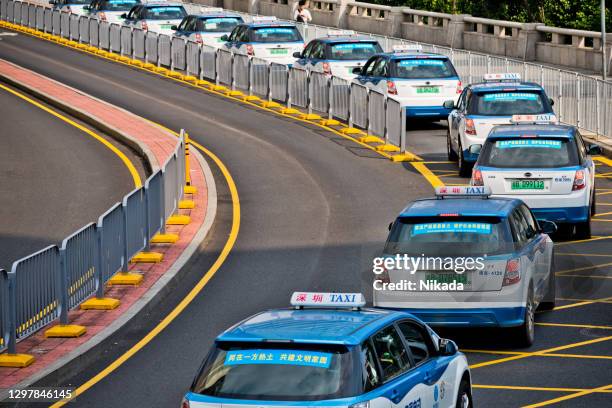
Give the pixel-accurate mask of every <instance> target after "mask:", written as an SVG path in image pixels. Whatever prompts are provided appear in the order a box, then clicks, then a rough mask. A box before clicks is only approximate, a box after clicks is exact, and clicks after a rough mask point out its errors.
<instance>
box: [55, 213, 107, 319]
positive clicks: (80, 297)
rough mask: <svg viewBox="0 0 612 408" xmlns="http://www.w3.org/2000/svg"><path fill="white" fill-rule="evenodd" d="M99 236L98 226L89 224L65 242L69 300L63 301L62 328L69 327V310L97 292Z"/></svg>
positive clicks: (65, 282)
mask: <svg viewBox="0 0 612 408" xmlns="http://www.w3.org/2000/svg"><path fill="white" fill-rule="evenodd" d="M97 233H98V232H97V231H96V224H94V223H90V224H88V225H86V226H85V227H83V228H81V229H80V230H78V231H77V232H75V233H74V234H72V235H70V236H69V237H68V238H66V239H64V241H63V242H62V246H61V248H60V255H61V260H62V272H61V274H62V280H63V282H62V283H63V285H65V286H66V287H67V288H68V290H67V291H64V293H65V294H66V295H67V296H66V299H62V308H61V311H62V316H61V320H62V323H63V324H68V310H71V309H74V308H75V307H77V306H78V305H80V304H81V303H83V302H84V301H85V299H87V298H88V297H89V296H91V295H92V294H93V293H95V291H96V279H95V271H96V263H97V257H98V245H97Z"/></svg>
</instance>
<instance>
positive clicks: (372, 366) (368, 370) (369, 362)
mask: <svg viewBox="0 0 612 408" xmlns="http://www.w3.org/2000/svg"><path fill="white" fill-rule="evenodd" d="M361 367H362V372H361V374H362V375H361V378H362V384H363V385H362V386H363V392H368V391H371V390H373V389H374V388H376V387H378V386H379V385H380V384H381V381H382V378H381V377H382V376H381V375H380V371H379V369H378V364H377V363H376V353H375V352H374V349H373V348H372V343H370V341H369V340H368V341H366V342H365V343H363V344H362V345H361Z"/></svg>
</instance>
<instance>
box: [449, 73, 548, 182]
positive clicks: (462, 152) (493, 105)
mask: <svg viewBox="0 0 612 408" xmlns="http://www.w3.org/2000/svg"><path fill="white" fill-rule="evenodd" d="M484 80H485V81H484V83H477V84H470V85H468V86H467V87H466V88H465V89H464V90H463V92H462V93H461V96H460V97H459V101H458V102H456V103H455V101H451V100H449V101H447V102H445V103H444V106H445V107H447V108H454V109H453V110H452V112H450V114H449V115H448V132H447V137H446V148H447V153H448V159H449V160H453V161H454V160H458V164H459V173H460V175H461V176H463V177H469V175H470V171H471V170H472V166H473V165H474V163H475V162H476V159H477V158H478V155H477V154H475V153H474V152H471V151H470V146H472V145H478V144H482V143H483V142H484V141H485V139H486V138H487V136H488V135H489V132H490V131H491V129H492V128H493V126H497V125H507V124H509V123H510V120H511V119H512V115H545V114H553V115H554V112H553V108H552V100H551V99H549V98H548V96H547V95H546V92H545V91H544V88H542V87H541V86H540V85H538V84H535V83H532V82H521V76H520V75H519V74H515V73H507V74H486V75H485V76H484Z"/></svg>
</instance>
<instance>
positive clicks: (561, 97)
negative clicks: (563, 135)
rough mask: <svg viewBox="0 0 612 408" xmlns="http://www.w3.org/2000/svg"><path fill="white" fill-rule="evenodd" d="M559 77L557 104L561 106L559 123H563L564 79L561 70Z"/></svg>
mask: <svg viewBox="0 0 612 408" xmlns="http://www.w3.org/2000/svg"><path fill="white" fill-rule="evenodd" d="M557 74H558V75H559V93H558V95H557V102H558V105H559V122H563V77H562V76H561V70H560V69H559V70H557Z"/></svg>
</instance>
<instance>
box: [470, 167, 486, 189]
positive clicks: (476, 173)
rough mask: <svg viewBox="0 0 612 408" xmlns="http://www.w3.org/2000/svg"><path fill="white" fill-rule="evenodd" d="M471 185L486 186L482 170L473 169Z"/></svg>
mask: <svg viewBox="0 0 612 408" xmlns="http://www.w3.org/2000/svg"><path fill="white" fill-rule="evenodd" d="M471 184H472V185H473V186H484V181H483V180H482V172H481V171H480V170H478V169H472V181H471Z"/></svg>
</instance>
